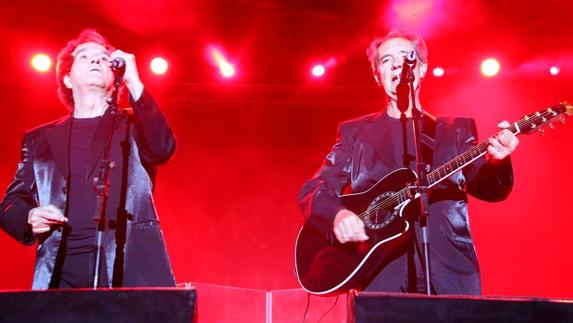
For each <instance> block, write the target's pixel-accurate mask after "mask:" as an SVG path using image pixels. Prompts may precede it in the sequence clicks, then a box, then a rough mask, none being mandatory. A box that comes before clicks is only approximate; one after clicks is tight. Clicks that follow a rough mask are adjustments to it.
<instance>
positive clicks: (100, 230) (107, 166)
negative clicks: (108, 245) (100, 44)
mask: <svg viewBox="0 0 573 323" xmlns="http://www.w3.org/2000/svg"><path fill="white" fill-rule="evenodd" d="M113 70H114V74H115V76H114V82H113V92H112V95H111V97H110V98H108V99H107V103H108V108H109V109H110V111H111V127H109V131H108V133H107V137H106V142H105V148H104V154H103V159H102V160H101V162H100V165H99V171H98V173H97V174H98V175H97V176H96V177H94V183H93V186H94V189H95V191H96V207H95V212H94V214H95V216H94V220H95V221H96V222H97V233H96V258H95V264H94V271H93V280H92V281H93V285H92V289H97V288H98V287H99V279H100V270H101V261H102V258H103V255H104V246H103V234H104V232H105V230H106V225H105V222H106V209H107V202H108V197H109V172H110V171H111V170H113V169H114V168H115V162H113V161H110V158H109V155H110V150H111V142H112V138H113V129H114V127H115V117H116V115H117V113H118V103H117V100H118V94H119V87H120V86H121V82H122V79H123V72H124V71H125V70H124V69H113Z"/></svg>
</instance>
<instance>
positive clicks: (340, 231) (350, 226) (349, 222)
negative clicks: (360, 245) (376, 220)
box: [333, 209, 368, 243]
mask: <svg viewBox="0 0 573 323" xmlns="http://www.w3.org/2000/svg"><path fill="white" fill-rule="evenodd" d="M333 231H334V234H335V235H336V239H337V240H338V241H339V242H340V243H346V242H349V241H350V242H359V241H366V240H368V236H367V235H366V231H365V230H364V222H362V220H360V218H359V217H358V215H356V214H355V213H354V212H352V211H349V210H346V209H344V210H340V211H338V213H336V217H335V218H334V229H333Z"/></svg>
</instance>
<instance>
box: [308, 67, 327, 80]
mask: <svg viewBox="0 0 573 323" xmlns="http://www.w3.org/2000/svg"><path fill="white" fill-rule="evenodd" d="M325 72H326V69H325V68H324V66H323V65H322V64H317V65H314V66H313V67H312V71H311V73H312V75H313V76H314V77H321V76H323V75H324V73H325Z"/></svg>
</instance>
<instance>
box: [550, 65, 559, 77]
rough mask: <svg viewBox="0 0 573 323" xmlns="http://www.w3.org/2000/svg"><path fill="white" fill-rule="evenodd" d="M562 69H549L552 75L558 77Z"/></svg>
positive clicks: (554, 67)
mask: <svg viewBox="0 0 573 323" xmlns="http://www.w3.org/2000/svg"><path fill="white" fill-rule="evenodd" d="M559 72H560V69H559V67H557V66H551V68H550V69H549V73H551V75H557V74H559Z"/></svg>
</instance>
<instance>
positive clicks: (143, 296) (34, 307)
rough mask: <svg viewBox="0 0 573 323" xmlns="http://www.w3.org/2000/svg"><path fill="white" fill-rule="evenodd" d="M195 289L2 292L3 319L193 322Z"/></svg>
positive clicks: (0, 317)
mask: <svg viewBox="0 0 573 323" xmlns="http://www.w3.org/2000/svg"><path fill="white" fill-rule="evenodd" d="M195 300H196V294H195V290H194V289H189V288H186V289H181V288H136V289H102V290H95V291H94V290H89V289H78V290H73V289H68V290H48V291H29V292H20V291H18V292H2V293H0V322H34V323H38V322H80V323H90V322H106V323H109V322H154V323H155V322H161V323H164V322H192V321H193V318H194V313H195Z"/></svg>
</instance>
